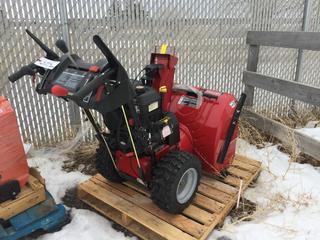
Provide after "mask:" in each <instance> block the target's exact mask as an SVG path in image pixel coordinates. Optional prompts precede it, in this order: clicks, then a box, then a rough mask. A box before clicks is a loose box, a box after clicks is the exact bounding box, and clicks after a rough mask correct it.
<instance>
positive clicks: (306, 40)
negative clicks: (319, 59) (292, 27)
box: [247, 31, 320, 51]
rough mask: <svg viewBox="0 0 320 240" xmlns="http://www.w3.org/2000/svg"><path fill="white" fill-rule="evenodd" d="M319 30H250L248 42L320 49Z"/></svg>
mask: <svg viewBox="0 0 320 240" xmlns="http://www.w3.org/2000/svg"><path fill="white" fill-rule="evenodd" d="M319 39H320V33H318V32H280V31H249V32H248V34H247V44H250V45H262V46H271V47H283V48H300V49H306V50H312V51H319V50H320V41H319Z"/></svg>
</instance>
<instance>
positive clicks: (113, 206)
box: [78, 156, 261, 240]
mask: <svg viewBox="0 0 320 240" xmlns="http://www.w3.org/2000/svg"><path fill="white" fill-rule="evenodd" d="M260 165H261V164H260V162H257V161H255V160H252V159H248V158H246V157H243V156H236V157H235V160H234V162H233V164H232V166H230V167H229V168H228V173H229V175H228V176H227V177H226V178H224V179H223V180H222V179H219V180H218V179H216V178H214V177H212V176H203V177H202V179H201V183H200V185H199V189H198V192H197V194H196V197H195V199H194V200H193V202H192V204H191V205H190V206H189V207H188V208H187V209H185V210H184V212H183V213H182V214H179V215H172V214H169V213H166V212H165V211H163V210H161V209H159V208H158V207H157V206H156V205H154V204H153V203H152V200H151V199H150V195H149V193H148V192H147V191H146V190H144V189H141V188H140V187H138V186H136V185H134V184H133V183H128V182H127V183H123V184H117V183H111V182H109V181H107V180H105V179H104V178H103V177H102V176H101V175H99V174H98V175H95V176H93V177H92V178H90V179H89V180H87V181H85V182H83V183H81V184H80V185H79V187H78V196H79V198H80V199H81V200H82V201H83V202H85V203H87V204H88V205H90V206H91V207H93V208H94V209H96V210H97V211H99V212H100V213H102V214H103V215H104V216H106V217H107V218H109V219H111V220H112V221H114V222H116V223H118V224H120V225H122V226H124V227H125V228H127V229H128V230H129V231H131V232H132V233H134V234H136V235H137V236H139V237H140V238H142V239H152V240H158V239H159V240H160V239H169V240H171V239H172V240H176V239H184V240H188V239H194V240H195V239H206V238H207V237H208V235H209V234H210V233H211V231H212V230H213V229H214V228H215V227H216V226H217V225H218V224H219V223H222V222H223V221H224V219H225V217H226V216H227V215H228V213H229V212H230V211H231V209H232V208H233V207H234V206H235V204H236V201H237V198H238V194H239V186H240V182H241V179H242V190H244V189H246V188H247V187H248V186H249V184H250V183H251V182H252V181H253V180H254V179H256V178H257V176H258V174H259V172H260Z"/></svg>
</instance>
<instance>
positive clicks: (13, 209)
mask: <svg viewBox="0 0 320 240" xmlns="http://www.w3.org/2000/svg"><path fill="white" fill-rule="evenodd" d="M45 199H46V192H45V186H44V180H43V178H42V177H41V176H40V174H39V173H38V172H37V171H36V170H35V169H30V175H29V179H28V182H27V184H26V185H25V186H24V187H23V188H22V189H21V192H20V193H19V195H18V196H17V198H16V199H14V200H8V201H6V202H3V203H0V219H3V220H8V219H9V218H11V217H13V216H15V215H17V214H19V213H21V212H23V211H24V210H26V209H28V208H30V207H33V206H34V205H36V204H38V203H40V202H43V201H44V200H45Z"/></svg>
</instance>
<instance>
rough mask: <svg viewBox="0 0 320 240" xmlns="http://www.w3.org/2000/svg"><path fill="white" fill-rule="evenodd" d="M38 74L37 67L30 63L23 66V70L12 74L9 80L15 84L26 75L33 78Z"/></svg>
mask: <svg viewBox="0 0 320 240" xmlns="http://www.w3.org/2000/svg"><path fill="white" fill-rule="evenodd" d="M36 72H37V66H36V65H34V64H33V63H30V64H28V65H26V66H23V67H22V68H20V70H18V71H16V72H15V73H13V74H11V75H10V76H9V77H8V78H9V81H10V82H12V83H14V82H16V81H17V80H19V79H20V78H22V77H24V76H26V75H29V76H33V75H34V74H35V73H36Z"/></svg>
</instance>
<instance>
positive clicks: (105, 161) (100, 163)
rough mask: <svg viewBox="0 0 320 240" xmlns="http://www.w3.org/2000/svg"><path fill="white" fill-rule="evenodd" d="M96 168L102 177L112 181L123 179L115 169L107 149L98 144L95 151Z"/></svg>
mask: <svg viewBox="0 0 320 240" xmlns="http://www.w3.org/2000/svg"><path fill="white" fill-rule="evenodd" d="M95 165H96V169H97V171H98V173H100V174H101V175H102V176H103V177H104V178H106V179H108V180H110V181H112V182H122V181H123V179H122V178H121V177H120V175H119V173H118V172H117V170H116V169H115V167H114V165H113V162H112V160H111V158H110V155H109V153H108V151H107V150H106V149H105V148H104V147H103V146H102V145H101V144H100V145H99V148H98V149H97V152H96V162H95Z"/></svg>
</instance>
